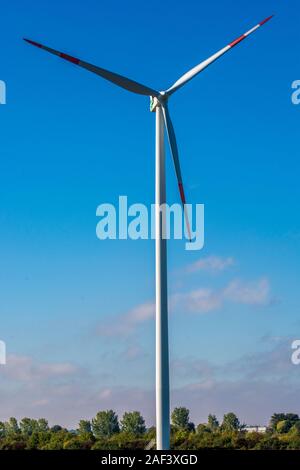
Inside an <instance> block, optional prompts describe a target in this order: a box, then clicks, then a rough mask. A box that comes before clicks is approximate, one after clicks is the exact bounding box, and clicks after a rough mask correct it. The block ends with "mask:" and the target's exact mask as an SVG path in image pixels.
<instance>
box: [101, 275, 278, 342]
mask: <svg viewBox="0 0 300 470" xmlns="http://www.w3.org/2000/svg"><path fill="white" fill-rule="evenodd" d="M270 290H271V289H270V283H269V280H268V279H267V278H261V279H258V280H255V281H250V282H245V281H242V280H240V279H235V280H233V281H231V282H229V284H228V285H227V286H225V287H224V288H223V289H213V288H207V287H200V288H199V289H193V290H191V291H188V292H178V293H175V294H173V295H171V296H170V298H169V305H170V307H171V308H170V310H171V311H173V312H186V311H189V312H193V313H198V314H205V313H209V312H212V311H216V310H220V309H221V308H222V307H223V306H224V305H225V303H228V302H229V303H235V304H241V305H250V306H267V305H270V304H272V303H273V301H274V300H273V298H271V296H270ZM154 317H155V303H154V302H147V303H144V304H141V305H138V306H137V307H135V308H133V309H132V310H130V311H129V312H127V313H125V314H124V315H118V316H115V317H109V318H108V319H106V320H104V321H103V322H102V323H101V324H100V326H99V327H98V334H99V335H101V336H107V337H109V336H120V337H127V336H129V335H131V334H133V333H134V332H135V331H136V328H137V327H138V326H139V325H141V324H143V323H145V322H146V321H148V320H149V319H152V318H154Z"/></svg>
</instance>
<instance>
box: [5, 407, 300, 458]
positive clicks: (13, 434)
mask: <svg viewBox="0 0 300 470" xmlns="http://www.w3.org/2000/svg"><path fill="white" fill-rule="evenodd" d="M172 423H173V424H172V427H171V431H172V432H171V448H172V449H175V450H197V449H240V450H252V449H253V450H270V449H271V450H285V449H288V450H300V419H299V417H298V415H296V414H293V413H286V414H284V413H277V414H274V415H273V416H272V418H271V420H270V425H269V430H268V432H267V433H265V434H263V433H259V432H251V433H248V432H246V431H245V430H243V426H241V424H240V421H239V419H238V418H237V416H236V415H235V414H234V413H227V414H225V415H224V418H223V422H222V425H221V426H219V423H218V420H217V418H216V417H215V416H214V415H209V417H208V422H207V423H205V424H199V425H198V426H197V432H196V433H195V432H194V431H193V424H192V423H191V422H190V420H189V410H188V409H187V408H175V410H174V411H173V413H172ZM155 435H156V431H155V428H154V427H152V428H149V429H148V430H146V429H145V422H144V418H143V417H142V416H141V414H140V413H139V412H137V411H136V412H125V413H124V415H123V418H122V420H121V431H120V429H119V423H118V416H117V415H116V414H115V412H114V411H113V410H107V411H100V412H99V413H97V415H96V416H95V418H94V419H93V420H92V423H91V422H90V421H87V420H81V421H80V422H79V425H78V429H77V431H68V430H67V429H64V428H62V427H61V426H59V425H55V426H53V427H52V428H49V426H48V422H47V421H46V420H45V419H44V418H41V419H38V420H35V419H31V418H23V419H21V420H20V422H19V423H18V421H17V420H16V419H15V418H10V419H9V420H8V421H7V422H0V450H35V449H37V450H97V449H98V450H127V449H132V450H134V449H145V447H146V445H147V444H148V443H149V441H151V439H153V438H155Z"/></svg>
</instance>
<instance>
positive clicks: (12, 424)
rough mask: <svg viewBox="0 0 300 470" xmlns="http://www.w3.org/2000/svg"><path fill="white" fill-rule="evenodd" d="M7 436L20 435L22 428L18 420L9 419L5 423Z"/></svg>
mask: <svg viewBox="0 0 300 470" xmlns="http://www.w3.org/2000/svg"><path fill="white" fill-rule="evenodd" d="M4 427H5V434H19V432H20V428H19V425H18V421H17V420H16V418H13V417H12V418H9V420H8V421H6V422H5V423H4Z"/></svg>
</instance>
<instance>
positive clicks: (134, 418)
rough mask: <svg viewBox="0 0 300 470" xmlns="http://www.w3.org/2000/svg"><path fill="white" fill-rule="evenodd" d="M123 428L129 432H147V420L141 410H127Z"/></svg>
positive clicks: (122, 422)
mask: <svg viewBox="0 0 300 470" xmlns="http://www.w3.org/2000/svg"><path fill="white" fill-rule="evenodd" d="M121 429H122V431H123V432H128V433H129V434H134V435H139V434H144V433H145V432H146V426H145V420H144V418H143V416H142V415H141V413H140V412H139V411H132V412H125V413H124V415H123V418H122V421H121Z"/></svg>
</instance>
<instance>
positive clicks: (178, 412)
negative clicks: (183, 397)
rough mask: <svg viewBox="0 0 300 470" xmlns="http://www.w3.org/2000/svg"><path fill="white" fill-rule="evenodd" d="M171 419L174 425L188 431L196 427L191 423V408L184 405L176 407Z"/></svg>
mask: <svg viewBox="0 0 300 470" xmlns="http://www.w3.org/2000/svg"><path fill="white" fill-rule="evenodd" d="M171 419H172V424H173V426H174V427H175V428H176V429H178V430H181V431H184V430H185V431H188V430H192V429H191V428H194V424H193V423H190V410H188V409H187V408H185V407H184V406H181V407H179V408H174V410H173V412H172V415H171Z"/></svg>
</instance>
